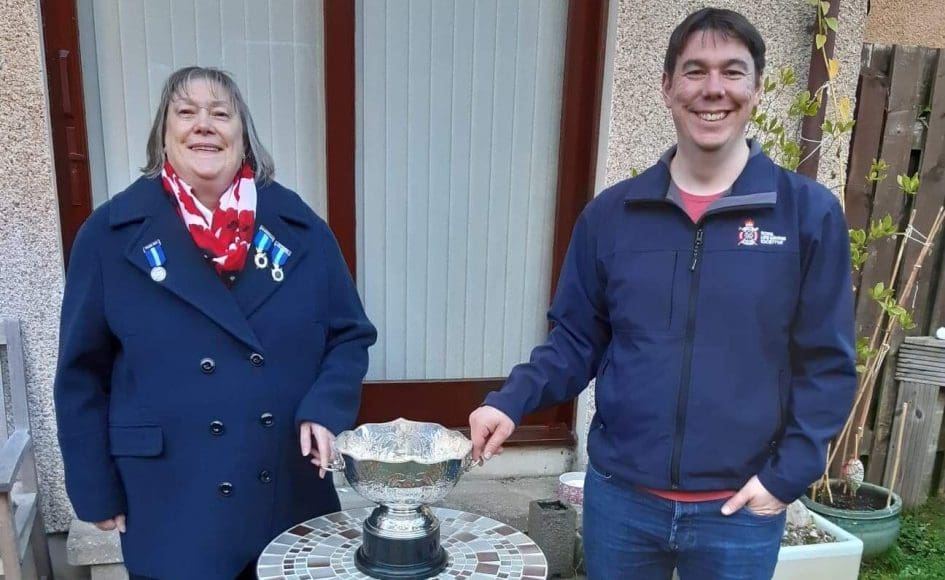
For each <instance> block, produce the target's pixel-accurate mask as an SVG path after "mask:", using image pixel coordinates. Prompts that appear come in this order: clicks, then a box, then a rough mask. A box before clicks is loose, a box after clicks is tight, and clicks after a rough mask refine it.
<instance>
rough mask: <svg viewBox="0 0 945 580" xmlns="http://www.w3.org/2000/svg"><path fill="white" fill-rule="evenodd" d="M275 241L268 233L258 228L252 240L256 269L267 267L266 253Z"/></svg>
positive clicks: (263, 228) (264, 229)
mask: <svg viewBox="0 0 945 580" xmlns="http://www.w3.org/2000/svg"><path fill="white" fill-rule="evenodd" d="M275 241H276V239H275V238H274V237H272V234H270V233H269V230H267V229H266V228H265V227H263V226H259V229H258V230H256V237H254V238H253V247H255V248H256V258H255V259H254V261H255V262H256V267H257V268H259V269H262V268H265V267H266V266H267V263H266V262H267V260H268V258H266V252H267V251H268V250H269V248H271V247H272V244H273V243H274V242H275Z"/></svg>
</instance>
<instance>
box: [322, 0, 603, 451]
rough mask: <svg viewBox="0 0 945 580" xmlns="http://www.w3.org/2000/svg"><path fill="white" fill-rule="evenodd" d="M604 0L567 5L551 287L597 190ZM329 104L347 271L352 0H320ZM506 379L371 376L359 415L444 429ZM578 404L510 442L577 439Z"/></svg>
mask: <svg viewBox="0 0 945 580" xmlns="http://www.w3.org/2000/svg"><path fill="white" fill-rule="evenodd" d="M607 6H608V0H571V2H569V4H568V24H567V40H566V46H565V63H564V83H563V84H564V89H563V91H564V92H563V101H562V111H561V137H560V144H559V149H558V182H557V189H558V190H557V202H556V204H557V205H556V212H555V214H556V215H555V236H554V247H553V250H552V276H551V291H552V294H553V293H554V289H555V285H556V283H557V279H558V275H559V273H560V271H561V265H562V264H563V262H564V254H565V251H566V250H567V246H568V242H569V241H570V239H571V230H572V229H573V228H574V224H575V223H576V222H577V218H578V216H579V215H580V213H581V210H582V209H583V208H584V206H585V205H586V204H587V202H588V201H590V200H591V198H593V196H594V183H595V178H596V169H597V146H598V137H599V131H598V127H599V124H600V102H601V94H602V90H603V76H604V54H605V48H606V35H607V11H608V10H607ZM324 10H325V106H326V113H327V116H326V118H327V138H328V139H329V143H331V145H330V146H329V147H328V148H327V150H328V219H329V223H330V225H331V228H332V230H333V231H334V233H335V236H336V237H337V238H338V243H339V244H340V245H341V251H342V253H343V254H344V256H345V259H346V260H347V262H348V267H349V268H350V269H351V272H352V273H353V275H356V272H357V244H356V231H357V224H356V211H355V169H354V168H355V163H354V159H355V110H354V103H355V8H354V3H353V2H350V1H349V0H325V5H324ZM502 382H503V379H502V378H495V379H467V380H452V381H435V380H434V381H369V382H367V383H365V385H364V402H363V403H362V405H361V413H360V415H359V417H358V421H359V422H377V421H388V420H391V419H395V418H397V417H400V416H406V417H410V418H412V419H417V420H430V421H436V422H439V423H442V424H444V425H447V426H449V427H462V426H464V425H466V419H467V417H468V415H469V413H470V412H471V411H472V410H473V409H475V408H476V407H477V406H478V405H479V404H480V403H481V402H482V399H483V398H484V397H485V395H486V394H487V393H488V392H489V391H492V390H495V389H497V388H499V387H500V386H501V385H502ZM573 425H574V403H573V402H569V403H566V404H563V405H559V406H557V407H554V408H552V409H547V410H545V411H541V412H539V413H535V414H533V415H530V416H528V417H526V418H525V420H524V421H523V425H522V426H521V427H520V428H519V429H518V430H517V431H516V434H515V436H514V437H513V440H512V441H510V442H511V443H531V444H536V443H541V444H548V443H565V444H570V443H572V442H573V440H574V439H573V433H572V428H573Z"/></svg>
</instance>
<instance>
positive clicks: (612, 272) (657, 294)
mask: <svg viewBox="0 0 945 580" xmlns="http://www.w3.org/2000/svg"><path fill="white" fill-rule="evenodd" d="M677 258H678V256H677V253H676V252H675V251H672V250H659V251H647V252H634V251H623V250H618V251H617V252H615V253H614V254H613V256H611V258H610V260H611V261H610V264H609V266H608V268H609V282H608V287H607V294H608V302H609V307H610V317H611V324H612V325H613V327H614V328H615V329H617V330H623V331H639V330H642V331H661V332H662V331H667V330H669V329H670V327H671V325H672V320H673V290H674V288H675V286H676V275H677V273H676V267H677Z"/></svg>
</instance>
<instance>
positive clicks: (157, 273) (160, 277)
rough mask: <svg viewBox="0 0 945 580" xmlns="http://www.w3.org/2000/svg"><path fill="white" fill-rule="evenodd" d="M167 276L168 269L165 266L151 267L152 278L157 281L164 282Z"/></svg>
mask: <svg viewBox="0 0 945 580" xmlns="http://www.w3.org/2000/svg"><path fill="white" fill-rule="evenodd" d="M165 278H167V270H165V269H164V266H155V267H153V268H151V279H152V280H154V281H155V282H163V281H164V279H165Z"/></svg>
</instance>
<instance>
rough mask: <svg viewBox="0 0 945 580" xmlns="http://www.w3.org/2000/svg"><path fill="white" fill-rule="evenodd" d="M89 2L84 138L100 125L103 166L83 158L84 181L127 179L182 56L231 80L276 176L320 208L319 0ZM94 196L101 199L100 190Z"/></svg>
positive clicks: (323, 198)
mask: <svg viewBox="0 0 945 580" xmlns="http://www.w3.org/2000/svg"><path fill="white" fill-rule="evenodd" d="M92 5H93V9H92V18H91V19H90V20H88V21H86V20H83V21H80V26H83V27H84V29H82V30H80V34H81V37H82V38H83V39H86V38H88V39H94V42H93V41H89V42H87V43H83V46H82V60H83V66H84V72H85V74H86V75H90V76H92V77H94V78H97V84H98V87H99V98H98V99H96V98H95V95H94V94H93V95H91V97H92V98H90V99H89V101H90V102H87V103H86V108H87V110H88V111H89V112H88V121H89V124H90V125H92V126H93V127H94V128H93V129H90V131H89V134H90V139H91V138H99V137H98V135H99V134H101V137H100V138H101V139H102V141H103V142H104V143H103V148H104V159H105V162H104V167H102V166H101V164H96V165H93V167H92V170H93V172H97V173H96V175H93V182H94V183H103V182H104V183H105V184H106V187H107V189H108V195H113V194H115V193H117V192H119V191H121V190H122V189H124V188H125V187H127V186H128V184H129V183H131V182H132V181H134V180H135V179H137V177H138V176H139V175H140V171H139V168H140V167H141V166H142V165H144V162H145V147H146V144H147V137H148V131H149V130H150V126H151V122H152V119H153V117H154V112H155V110H156V108H157V105H158V102H159V100H160V94H161V87H162V86H163V84H164V81H165V80H166V79H167V77H168V75H170V74H171V73H172V72H173V71H174V70H177V69H178V68H180V67H183V66H188V65H193V64H197V65H202V66H213V67H218V68H222V69H224V70H226V71H228V72H230V73H231V74H232V75H233V77H234V78H235V79H236V82H237V84H239V86H240V89H241V90H242V92H243V96H244V97H245V98H246V100H247V102H248V103H249V108H250V111H251V112H252V114H253V119H254V120H255V123H256V129H257V131H258V132H259V135H260V138H261V140H262V142H263V144H264V145H265V146H266V147H267V148H268V149H269V151H270V153H272V156H273V158H274V160H275V163H276V179H277V180H278V181H279V182H281V183H282V184H283V185H285V186H287V187H289V188H291V189H294V190H295V191H297V192H298V193H299V194H300V195H301V196H302V197H303V198H304V199H305V200H306V201H307V202H308V203H309V204H310V205H312V207H313V208H314V209H315V211H316V212H317V213H319V214H320V215H322V216H323V217H327V195H326V183H325V143H324V139H325V137H324V136H325V90H324V56H323V55H324V48H323V38H324V36H323V29H324V23H323V18H322V14H323V3H322V0H96V1H94V2H92ZM89 27H91V30H89V29H88V28H89ZM88 96H89V95H87V97H88ZM99 127H101V131H100V133H99V131H98V129H99ZM93 136H94V137H93ZM90 149H91V150H94V149H95V147H91V146H90ZM102 172H104V174H105V175H104V176H103V175H101V174H100V173H102ZM94 197H95V200H96V202H97V203H98V202H101V201H104V200H105V199H106V196H104V195H102V194H101V193H100V192H96V193H95V196H94Z"/></svg>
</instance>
